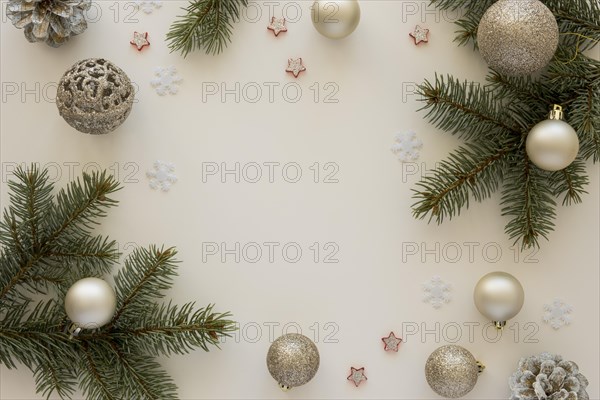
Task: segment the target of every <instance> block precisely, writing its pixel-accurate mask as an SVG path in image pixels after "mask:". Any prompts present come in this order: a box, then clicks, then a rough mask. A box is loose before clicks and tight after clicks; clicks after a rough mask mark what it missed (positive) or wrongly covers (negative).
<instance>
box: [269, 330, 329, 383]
mask: <svg viewBox="0 0 600 400" xmlns="http://www.w3.org/2000/svg"><path fill="white" fill-rule="evenodd" d="M319 362H320V358H319V350H318V349H317V346H316V345H315V344H314V343H313V341H312V340H310V339H309V338H307V337H306V336H304V335H301V334H298V333H288V334H285V335H283V336H281V337H279V338H277V339H276V340H275V341H274V342H273V343H272V344H271V347H270V348H269V352H268V353H267V368H268V369H269V372H270V373H271V376H272V377H273V378H274V379H275V380H276V381H277V383H278V384H279V387H280V388H281V389H282V390H289V389H291V388H293V387H296V386H301V385H304V384H305V383H307V382H308V381H310V380H311V379H312V378H313V377H314V376H315V374H316V373H317V370H318V369H319Z"/></svg>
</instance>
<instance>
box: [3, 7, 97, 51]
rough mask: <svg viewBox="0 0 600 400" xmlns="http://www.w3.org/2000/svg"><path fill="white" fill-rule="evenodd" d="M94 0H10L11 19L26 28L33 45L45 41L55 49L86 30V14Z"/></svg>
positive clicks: (15, 23) (9, 15)
mask: <svg viewBox="0 0 600 400" xmlns="http://www.w3.org/2000/svg"><path fill="white" fill-rule="evenodd" d="M91 2H92V1H91V0H9V2H8V6H7V8H6V13H7V15H8V18H10V20H11V21H12V23H13V25H14V26H16V27H17V28H19V29H21V28H24V29H25V37H26V38H27V40H29V41H30V42H32V43H33V42H42V41H44V42H46V44H47V45H50V46H52V47H59V46H61V45H62V44H64V43H66V42H67V41H68V40H69V38H70V37H71V36H75V35H78V34H80V33H82V32H83V31H85V30H86V28H87V22H86V20H85V15H84V12H85V11H86V10H88V9H89V8H90V4H91Z"/></svg>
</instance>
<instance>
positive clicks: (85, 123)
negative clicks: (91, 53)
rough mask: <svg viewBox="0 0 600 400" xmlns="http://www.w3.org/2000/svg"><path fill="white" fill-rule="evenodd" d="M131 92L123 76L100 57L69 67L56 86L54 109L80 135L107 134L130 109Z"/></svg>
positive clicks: (131, 102)
mask: <svg viewBox="0 0 600 400" xmlns="http://www.w3.org/2000/svg"><path fill="white" fill-rule="evenodd" d="M133 99H134V90H133V86H132V85H131V81H130V80H129V78H128V77H127V74H125V72H123V70H121V68H119V67H117V66H116V65H114V64H113V63H111V62H110V61H108V60H105V59H103V58H89V59H87V60H83V61H79V62H78V63H76V64H75V65H73V66H72V67H71V69H69V70H68V71H67V72H65V74H64V75H63V77H62V78H61V79H60V82H59V83H58V90H57V93H56V106H57V107H58V112H59V113H60V115H61V116H62V117H63V118H64V119H65V121H67V123H68V124H69V125H71V126H72V127H73V128H75V129H77V130H78V131H80V132H84V133H92V134H95V135H98V134H103V133H108V132H111V131H113V130H114V129H115V128H117V127H118V126H119V125H121V124H122V123H123V122H124V121H125V120H126V119H127V117H128V116H129V112H130V111H131V107H132V106H133Z"/></svg>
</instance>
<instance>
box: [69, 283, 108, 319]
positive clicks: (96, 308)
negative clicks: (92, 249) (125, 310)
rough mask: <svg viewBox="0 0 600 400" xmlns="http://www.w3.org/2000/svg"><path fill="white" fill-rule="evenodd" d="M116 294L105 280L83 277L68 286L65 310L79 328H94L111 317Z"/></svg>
mask: <svg viewBox="0 0 600 400" xmlns="http://www.w3.org/2000/svg"><path fill="white" fill-rule="evenodd" d="M116 307H117V296H116V295H115V292H114V290H113V288H112V287H111V286H110V285H109V284H108V283H106V281H104V280H102V279H99V278H83V279H80V280H78V281H77V282H75V283H74V284H73V286H71V287H70V288H69V290H68V291H67V294H66V296H65V311H66V313H67V316H68V317H69V319H70V320H71V321H72V322H73V325H74V326H75V327H77V328H80V329H96V328H100V327H101V326H103V325H106V324H107V323H108V322H110V320H111V319H112V318H113V315H114V314H115V309H116Z"/></svg>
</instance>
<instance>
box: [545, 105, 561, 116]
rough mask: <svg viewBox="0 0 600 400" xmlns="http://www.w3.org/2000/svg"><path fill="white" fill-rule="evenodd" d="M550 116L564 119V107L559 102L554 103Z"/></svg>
mask: <svg viewBox="0 0 600 400" xmlns="http://www.w3.org/2000/svg"><path fill="white" fill-rule="evenodd" d="M548 118H550V119H557V120H561V119H563V110H562V107H561V106H559V105H558V104H554V105H553V106H552V111H550V116H549V117H548Z"/></svg>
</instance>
